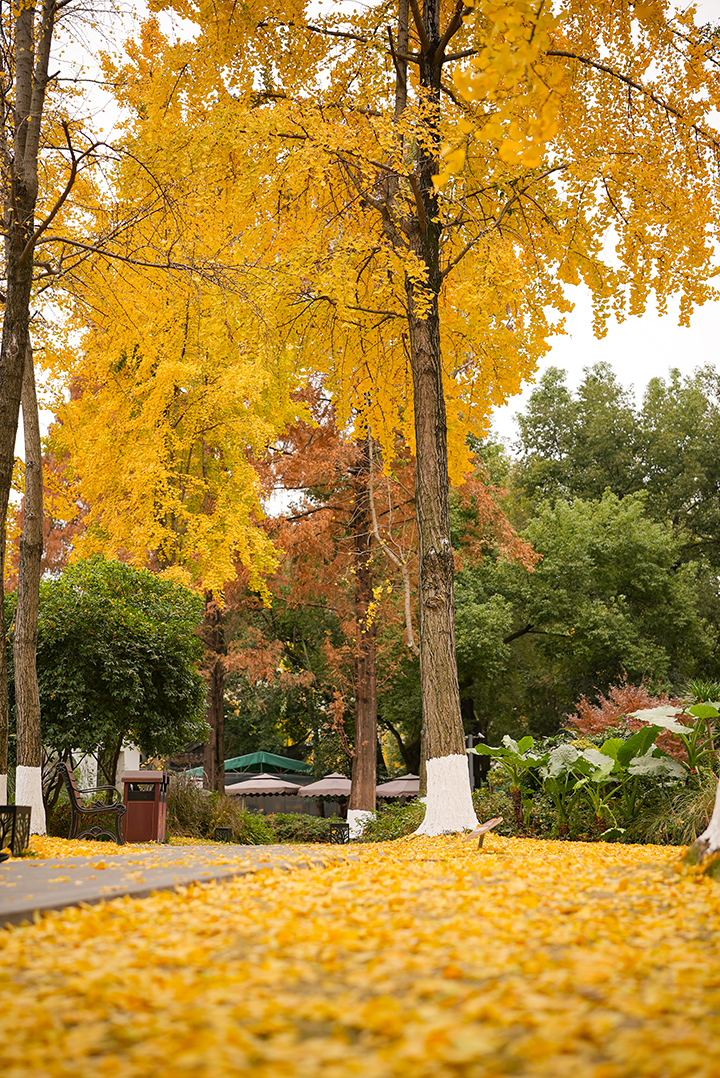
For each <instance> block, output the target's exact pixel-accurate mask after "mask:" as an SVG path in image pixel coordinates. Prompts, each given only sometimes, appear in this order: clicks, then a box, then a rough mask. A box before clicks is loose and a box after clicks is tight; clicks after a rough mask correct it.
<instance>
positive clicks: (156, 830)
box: [122, 771, 170, 842]
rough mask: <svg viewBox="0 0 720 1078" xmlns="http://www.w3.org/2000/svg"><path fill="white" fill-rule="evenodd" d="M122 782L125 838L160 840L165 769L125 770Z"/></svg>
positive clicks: (166, 779) (164, 807)
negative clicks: (125, 809) (124, 807)
mask: <svg viewBox="0 0 720 1078" xmlns="http://www.w3.org/2000/svg"><path fill="white" fill-rule="evenodd" d="M122 781H123V803H124V805H125V806H126V808H127V812H126V813H125V815H124V816H123V821H122V829H123V835H124V837H125V841H126V842H164V841H165V817H166V812H167V791H168V785H169V783H170V776H169V775H168V774H167V773H166V772H165V771H125V772H123V777H122Z"/></svg>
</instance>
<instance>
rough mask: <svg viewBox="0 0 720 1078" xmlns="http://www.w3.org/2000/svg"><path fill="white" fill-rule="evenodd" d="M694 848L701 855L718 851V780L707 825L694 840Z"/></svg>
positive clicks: (705, 855)
mask: <svg viewBox="0 0 720 1078" xmlns="http://www.w3.org/2000/svg"><path fill="white" fill-rule="evenodd" d="M695 848H696V849H697V851H698V853H699V854H700V856H701V857H707V856H708V854H711V853H718V852H720V782H718V788H717V793H716V794H715V807H714V808H713V814H712V816H711V817H710V823H709V824H708V825H707V827H706V828H705V830H704V831H703V833H702V834H701V835H698V837H697V839H696V840H695Z"/></svg>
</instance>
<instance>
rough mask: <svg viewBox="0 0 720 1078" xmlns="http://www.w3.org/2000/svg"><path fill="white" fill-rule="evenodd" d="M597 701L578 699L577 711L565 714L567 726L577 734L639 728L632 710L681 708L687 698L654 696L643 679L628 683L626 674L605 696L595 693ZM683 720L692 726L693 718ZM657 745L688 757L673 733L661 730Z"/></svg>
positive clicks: (677, 754) (677, 755)
mask: <svg viewBox="0 0 720 1078" xmlns="http://www.w3.org/2000/svg"><path fill="white" fill-rule="evenodd" d="M597 699H598V702H597V703H596V704H593V703H591V702H590V700H588V698H587V697H586V696H581V697H580V699H579V700H578V702H577V704H576V705H575V706H576V707H577V711H576V712H572V713H570V714H568V715H566V716H565V718H566V720H567V725H568V726H571V727H572V728H573V729H575V730H577V732H578V733H580V734H586V735H591V734H604V733H607V734H608V736H611V734H612V731H614V730H617V728H618V727H624V728H626V729H628V730H640V729H642V727H643V726H644V725H645V723H643V722H642V721H641V720H640V719H635V718H631V717H629V713H630V712H631V711H641V710H643V709H645V708H651V707H665V706H669V707H677V708H681V707H683V706H684V705H685V703H686V701H683V700H682V699H680V697H679V696H669V695H668V694H667V693H660V695H658V696H654V695H653V694H652V693H651V692H650V691H649V690H648V688H647V686H646V685H645V683H644V682H641V683H640V684H639V685H631V684H630V683H629V682H628V680H627V677H624V678H623V680H622V681H621V682H620V684H619V685H612V686H611V687H610V689H609V690H608V694H607V696H604V695H603V693H598V697H597ZM682 721H683V722H688V721H689V724H690V725H692V722H693V721H694V720H693V719H692V718H689V720H688V719H687V718H685V717H683V720H682ZM657 744H658V746H659V747H660V748H661V749H663V750H664V751H665V752H667V753H669V755H671V756H674V757H675V758H676V759H678V760H684V759H686V758H687V753H686V752H685V749H684V747H683V745H682V744H681V743H680V742H679V740H678V738H677V737H676V736H675V735H674V734H670V733H663V734H661V735H660V736H659V737H658V739H657Z"/></svg>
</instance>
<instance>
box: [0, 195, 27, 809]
mask: <svg viewBox="0 0 720 1078" xmlns="http://www.w3.org/2000/svg"><path fill="white" fill-rule="evenodd" d="M24 195H25V192H24V191H23V190H22V189H21V190H20V191H18V194H17V195H16V198H15V202H14V205H13V206H12V207H11V208H10V209H9V210H8V211H7V212H6V227H7V238H6V241H5V259H6V273H7V292H6V296H5V313H4V317H3V328H2V344H0V584H2V585H3V595H4V581H5V527H6V522H7V507H8V499H9V496H10V485H11V482H12V472H13V466H14V463H15V436H16V434H17V426H18V416H19V413H20V396H21V392H22V377H23V366H24V357H25V352H26V349H27V347H28V339H29V332H28V326H29V322H30V290H31V287H32V274H33V266H32V256H30V257H29V258H28V259H27V260H26V262H25V263H22V261H21V258H22V253H23V251H24V249H25V244H26V242H27V239H28V238H29V237H30V236H31V235H32V231H33V214H32V206H30V207H28V206H27V202H28V201H29V200H28V199H27V198H26V197H23V196H24ZM0 621H1V622H2V624H1V625H0V628H1V629H2V641H3V642H4V640H5V631H6V626H5V610H4V602H3V609H2V611H1V612H0ZM9 725H10V724H9V716H8V696H7V656H6V654H5V647H4V643H3V647H2V656H1V657H0V801H2V803H3V804H4V803H6V802H7V771H8V730H9Z"/></svg>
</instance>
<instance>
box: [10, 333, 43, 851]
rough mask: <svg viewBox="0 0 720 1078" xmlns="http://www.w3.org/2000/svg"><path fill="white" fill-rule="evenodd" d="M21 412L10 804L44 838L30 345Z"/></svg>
mask: <svg viewBox="0 0 720 1078" xmlns="http://www.w3.org/2000/svg"><path fill="white" fill-rule="evenodd" d="M22 409H23V430H24V435H25V519H24V521H23V530H22V536H21V537H20V565H19V567H18V605H17V614H16V616H15V636H14V640H13V652H14V658H15V701H16V711H17V769H16V771H15V804H16V805H29V806H30V807H31V809H32V812H31V815H30V831H31V833H32V834H33V835H44V834H45V833H46V825H45V806H44V804H43V790H42V741H41V737H40V693H39V689H38V679H37V665H36V653H37V632H38V610H39V601H40V571H41V562H42V551H43V498H42V446H41V442H40V419H39V416H38V404H37V395H36V392H35V372H34V369H33V356H32V348H31V347H30V344H29V343H28V348H27V352H26V356H25V370H24V373H23V389H22Z"/></svg>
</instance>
